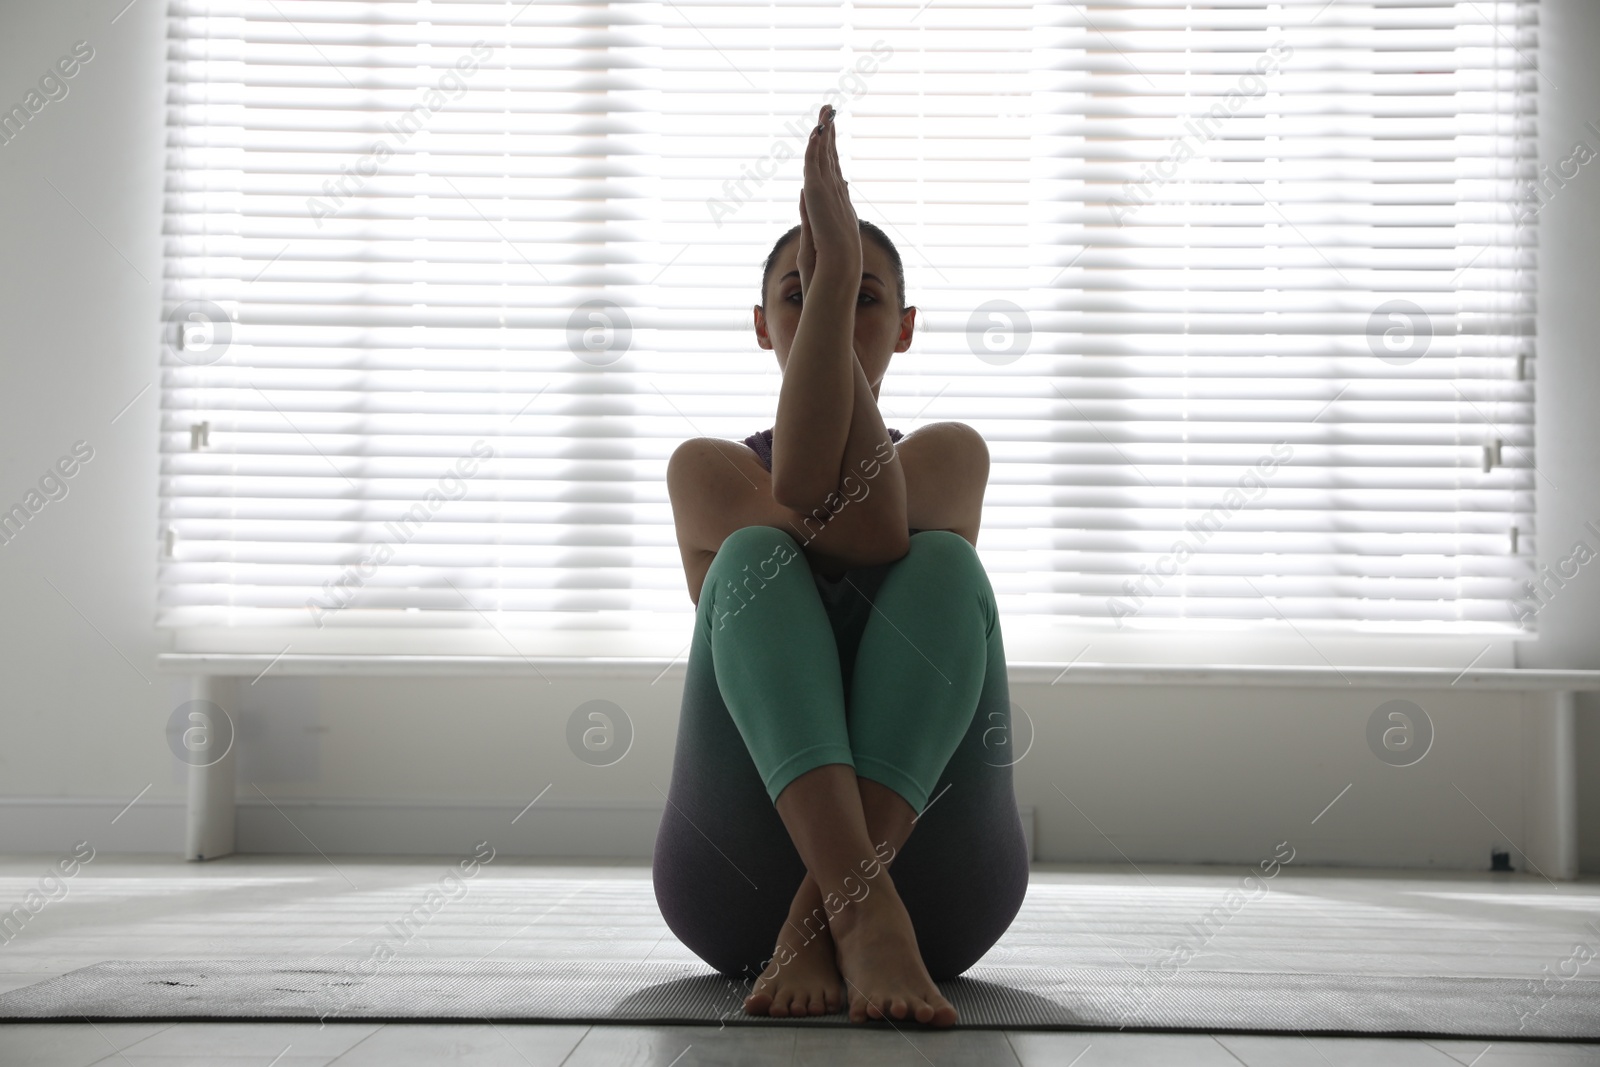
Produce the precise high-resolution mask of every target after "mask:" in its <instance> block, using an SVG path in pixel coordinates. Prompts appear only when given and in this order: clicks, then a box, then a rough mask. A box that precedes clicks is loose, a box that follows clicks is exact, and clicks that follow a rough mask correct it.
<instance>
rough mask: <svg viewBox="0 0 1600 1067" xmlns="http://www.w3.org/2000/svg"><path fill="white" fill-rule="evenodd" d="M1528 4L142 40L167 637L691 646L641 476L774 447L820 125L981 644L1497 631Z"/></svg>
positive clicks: (438, 5)
mask: <svg viewBox="0 0 1600 1067" xmlns="http://www.w3.org/2000/svg"><path fill="white" fill-rule="evenodd" d="M1536 11H1537V8H1536V6H1535V4H1534V3H1533V2H1532V0H1487V2H1479V3H1466V4H1444V3H1406V4H1386V3H1385V4H1355V3H1343V2H1339V3H1333V4H1323V3H1304V4H1302V3H1275V4H1254V3H1242V2H1240V3H1232V4H1216V5H1202V4H1187V5H1178V4H1171V3H1166V4H1163V3H1156V2H1153V0H1146V2H1136V0H1125V2H1100V3H1092V4H1084V5H1078V4H1005V3H996V4H984V5H978V6H957V5H953V4H947V3H942V2H935V3H931V4H924V3H909V2H908V3H896V2H888V3H882V4H872V5H865V4H850V3H845V4H839V3H808V2H798V0H797V2H779V3H763V4H731V5H730V4H725V3H724V4H715V3H705V2H695V0H684V2H680V3H671V4H668V3H593V4H588V3H574V4H562V3H546V2H543V0H537V2H534V3H531V4H524V3H509V4H501V3H470V2H466V3H457V2H394V3H389V2H356V0H344V2H326V0H260V2H257V0H233V2H220V0H219V2H216V3H208V2H203V0H173V2H172V3H170V5H169V56H170V60H169V85H168V113H169V120H168V138H169V143H168V161H169V162H168V169H167V188H166V224H165V226H166V228H165V242H166V280H165V308H164V310H165V311H166V321H165V323H164V333H163V343H162V354H161V359H162V375H163V376H162V383H163V386H162V389H163V399H162V404H163V422H162V436H161V449H162V477H161V487H162V489H161V491H162V502H161V509H162V510H161V523H162V531H161V532H162V546H161V562H160V568H161V601H160V621H161V623H162V624H163V625H166V626H169V627H172V628H174V629H175V630H176V631H177V634H178V638H177V639H178V642H179V647H180V648H182V649H187V650H220V651H270V652H277V651H279V649H281V648H283V647H285V645H286V644H288V643H291V642H292V643H293V644H294V648H295V650H296V651H317V650H328V651H434V652H437V651H454V652H463V653H467V652H471V653H482V654H506V653H507V652H508V651H509V650H515V651H518V652H521V653H524V654H529V655H555V654H579V655H632V654H655V655H661V654H664V655H671V654H673V653H674V652H676V651H678V650H679V648H680V646H681V645H682V644H683V642H684V640H686V639H687V636H688V628H689V623H690V620H691V617H692V610H693V609H692V606H691V604H690V602H689V599H688V596H687V591H686V587H685V583H684V578H683V573H682V565H681V560H680V558H679V555H678V551H677V547H676V541H675V539H674V535H673V528H672V517H671V509H670V507H669V505H668V502H667V496H666V490H665V485H664V472H665V467H666V461H667V458H668V456H669V455H670V454H671V452H672V450H673V448H674V447H676V445H677V444H678V443H679V442H681V441H683V440H684V439H686V438H689V437H694V436H714V437H721V438H726V439H730V440H734V441H737V440H739V439H742V438H743V437H745V436H746V435H748V434H750V433H753V432H755V431H756V430H760V429H764V428H766V427H768V426H770V425H772V421H773V414H774V412H775V410H776V401H777V391H778V384H779V377H778V371H777V365H776V361H775V359H774V357H773V355H772V353H770V352H766V351H763V350H761V349H760V348H758V347H757V345H756V342H755V338H754V335H753V333H752V330H751V311H750V308H751V305H752V304H754V303H755V302H756V301H757V299H758V295H759V280H760V264H761V260H762V258H763V257H764V256H765V254H766V252H767V250H768V249H769V248H770V247H771V245H772V243H773V241H774V240H776V238H777V237H778V236H779V235H780V234H781V233H782V232H783V231H784V230H785V229H787V228H788V227H789V226H790V225H792V224H794V223H795V222H797V221H798V213H797V209H796V203H795V201H796V197H797V195H798V191H799V180H800V173H801V171H800V156H801V154H802V153H803V148H804V143H805V136H806V134H807V132H808V131H809V127H810V125H811V123H812V122H813V121H814V116H815V114H816V111H817V108H818V107H819V106H820V105H821V103H823V102H824V101H825V100H831V101H832V102H834V103H835V104H836V105H837V106H838V107H839V108H840V121H841V156H842V159H843V160H844V166H845V174H846V177H847V178H848V179H849V180H850V192H851V195H852V198H853V200H854V202H855V204H856V208H857V212H858V214H859V215H860V216H861V217H862V218H865V219H868V220H871V221H873V222H876V223H878V224H879V225H880V226H882V227H883V228H884V230H885V231H887V232H888V234H889V235H890V237H891V238H892V239H893V240H894V241H895V242H896V243H897V245H898V247H899V249H900V253H901V255H902V257H903V259H904V262H905V267H906V274H907V289H908V293H907V299H908V302H909V303H911V304H914V305H916V306H917V307H918V309H919V316H918V332H917V336H916V339H915V340H914V342H913V344H912V347H911V348H910V349H909V350H908V351H907V352H904V353H901V354H899V355H897V356H895V358H894V362H893V363H892V365H891V369H890V372H889V374H888V376H887V378H886V379H885V382H884V385H883V390H882V396H881V405H880V406H881V408H882V410H883V414H884V419H885V422H886V423H887V424H888V425H890V426H893V427H896V428H898V429H900V430H902V431H904V432H907V433H909V432H912V431H913V430H915V429H916V428H917V427H919V426H922V425H926V424H928V423H930V422H935V421H943V420H958V421H962V422H966V423H968V424H970V425H972V426H973V427H975V428H976V429H978V430H979V431H980V432H981V433H982V434H983V436H984V437H985V439H986V440H987V441H988V443H989V448H990V454H991V457H992V461H993V466H992V472H991V480H990V485H989V490H988V495H987V498H986V503H985V514H984V524H983V532H982V536H981V539H980V542H979V544H980V554H981V556H982V558H983V560H984V563H985V566H986V568H987V569H988V571H989V574H990V577H991V580H992V582H993V585H994V587H995V591H996V594H997V597H998V599H999V603H1000V608H1001V611H1002V613H1003V614H1004V615H1005V616H1006V617H1007V618H1008V619H1016V620H1018V623H1019V624H1020V623H1021V622H1022V621H1023V620H1024V619H1035V620H1037V621H1038V622H1040V623H1046V624H1059V623H1070V624H1072V625H1075V626H1081V627H1087V628H1090V629H1093V628H1096V627H1100V628H1113V629H1124V628H1147V629H1152V630H1162V629H1171V628H1201V629H1204V628H1214V627H1217V626H1225V627H1237V628H1242V629H1248V628H1249V627H1251V626H1264V625H1268V624H1274V625H1281V622H1280V620H1282V619H1289V620H1292V621H1293V624H1294V625H1296V626H1298V627H1301V628H1320V629H1351V630H1369V631H1370V630H1377V631H1385V632H1389V631H1407V632H1426V633H1434V634H1452V633H1454V634H1465V633H1497V632H1499V633H1511V632H1514V631H1515V629H1516V626H1517V622H1516V611H1515V603H1516V601H1517V599H1518V597H1519V596H1520V595H1521V590H1522V587H1523V583H1524V582H1525V581H1526V580H1527V578H1528V577H1529V576H1530V575H1531V562H1530V561H1531V559H1532V557H1533V548H1534V538H1533V514H1534V505H1533V499H1534V492H1535V488H1536V483H1537V481H1538V477H1539V476H1538V473H1537V470H1536V469H1535V466H1534V463H1535V455H1534V449H1533V446H1534V441H1533V425H1532V415H1533V384H1532V380H1533V354H1534V349H1533V325H1532V324H1533V299H1534V290H1533V281H1534V240H1533V232H1534V231H1533V221H1534V218H1533V216H1534V215H1535V214H1536V212H1534V211H1532V210H1530V208H1529V205H1528V204H1527V203H1525V202H1524V201H1523V199H1522V198H1523V197H1524V194H1525V190H1526V189H1527V187H1528V184H1529V179H1530V178H1532V177H1533V175H1534V172H1535V167H1536V160H1535V158H1534V157H1535V145H1536V142H1535V130H1534V119H1535V108H1534V101H1535V99H1536V96H1537V91H1538V88H1539V84H1538V83H1539V80H1540V78H1541V75H1540V74H1539V73H1538V72H1537V70H1536V69H1535V67H1534V59H1533V57H1534V53H1535V51H1536V28H1537V27H1536Z"/></svg>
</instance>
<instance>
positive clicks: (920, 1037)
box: [794, 1022, 1017, 1067]
mask: <svg viewBox="0 0 1600 1067" xmlns="http://www.w3.org/2000/svg"><path fill="white" fill-rule="evenodd" d="M930 1061H931V1062H932V1063H935V1064H937V1065H938V1067H1017V1057H1016V1056H1015V1054H1014V1053H1013V1052H1012V1050H1011V1044H1010V1042H1008V1041H1007V1040H1006V1034H1005V1032H1004V1031H1001V1030H960V1029H956V1030H944V1031H938V1030H929V1029H926V1028H923V1027H920V1026H907V1025H905V1024H904V1023H896V1024H895V1027H890V1026H889V1025H888V1024H880V1023H877V1022H873V1023H863V1024H858V1025H855V1026H850V1027H829V1028H828V1029H826V1030H823V1029H804V1030H797V1031H796V1038H795V1046H794V1067H846V1065H850V1064H858V1063H859V1064H867V1065H870V1067H927V1065H928V1063H929V1062H930Z"/></svg>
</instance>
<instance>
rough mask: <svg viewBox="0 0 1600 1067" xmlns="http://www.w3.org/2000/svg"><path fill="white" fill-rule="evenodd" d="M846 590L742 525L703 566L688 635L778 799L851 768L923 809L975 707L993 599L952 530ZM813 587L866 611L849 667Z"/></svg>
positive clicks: (780, 539) (928, 535)
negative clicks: (804, 779)
mask: <svg viewBox="0 0 1600 1067" xmlns="http://www.w3.org/2000/svg"><path fill="white" fill-rule="evenodd" d="M853 585H854V579H853V578H852V577H851V576H850V575H849V574H846V575H845V576H844V577H843V578H841V579H840V580H839V581H838V582H837V583H829V582H827V580H826V579H816V578H814V577H813V574H812V570H811V567H810V564H808V563H807V561H806V557H805V554H804V553H803V552H802V551H801V550H800V548H799V546H798V545H797V543H796V542H795V539H794V538H793V537H791V536H790V535H789V534H787V533H785V532H784V531H782V530H779V529H776V528H775V527H770V526H750V527H746V528H744V529H741V530H737V531H735V532H734V533H733V534H732V535H731V536H729V537H728V538H727V540H726V541H724V542H723V544H722V548H721V550H720V551H719V552H718V553H717V556H716V558H715V559H714V560H713V561H712V563H711V569H710V570H709V571H708V572H707V573H706V581H705V585H704V586H703V587H702V589H701V592H700V610H699V611H698V612H697V615H698V616H699V617H698V618H697V619H696V627H697V629H698V628H699V627H700V626H701V625H702V624H703V625H704V626H705V628H706V629H707V630H708V631H709V635H708V636H709V638H710V641H711V650H712V656H713V662H714V663H715V664H716V676H717V685H718V687H719V688H720V689H721V691H722V699H723V700H724V701H725V702H726V703H727V705H728V712H729V714H731V715H732V716H733V721H734V723H735V724H737V725H738V727H739V734H740V736H741V737H743V738H744V743H745V746H746V747H747V748H748V749H749V750H750V757H751V759H753V760H754V761H755V765H756V769H757V770H759V771H760V772H761V781H762V784H764V785H765V786H766V787H767V795H768V796H769V797H771V798H772V799H773V801H774V802H776V801H777V799H778V794H779V793H781V792H783V787H784V786H786V785H788V784H789V783H790V782H792V781H794V780H795V779H796V778H798V777H799V776H800V775H802V774H804V773H805V772H806V771H809V770H811V769H812V768H814V767H820V766H822V765H823V764H825V763H847V764H850V765H851V766H853V767H854V768H855V771H856V774H857V775H858V776H860V777H862V778H870V779H872V780H873V781H875V782H880V783H882V784H883V785H885V786H888V787H889V788H890V789H893V790H894V791H895V792H896V793H898V794H900V795H901V796H902V797H904V798H905V799H906V801H907V803H909V804H910V805H911V807H912V809H913V810H914V811H916V812H917V813H919V814H920V813H921V812H922V809H923V808H924V807H926V806H927V803H928V800H929V798H930V797H931V796H932V794H933V787H934V785H935V784H936V783H937V782H938V780H939V775H940V774H941V773H942V772H943V771H944V766H945V764H946V763H947V762H949V760H950V754H951V753H952V752H954V751H955V749H956V745H957V744H959V743H960V741H961V738H962V737H963V736H964V735H965V734H966V732H967V727H968V726H969V725H970V724H971V722H972V713H973V711H974V710H975V709H976V708H977V706H978V694H979V692H980V691H981V690H982V689H983V680H984V668H985V661H986V659H987V656H988V647H989V641H990V639H991V638H993V637H994V636H996V634H997V633H998V626H999V621H998V616H997V613H996V611H995V603H994V593H993V591H992V590H991V589H990V587H989V579H988V576H987V575H986V574H984V571H983V567H982V565H981V564H980V563H979V562H978V555H977V552H976V550H975V549H974V548H973V547H972V545H971V543H970V542H968V541H967V540H966V539H964V538H962V537H961V536H960V535H958V534H954V533H951V532H950V531H948V530H922V531H919V532H917V533H915V534H913V535H912V537H911V550H910V552H908V553H907V554H906V555H905V556H903V557H902V558H901V559H899V560H897V561H896V562H895V563H894V565H893V566H891V567H890V568H889V570H888V573H887V574H886V575H885V576H884V579H883V584H882V585H881V586H879V587H878V591H877V596H876V597H875V598H874V599H872V600H871V601H866V597H865V594H863V593H862V592H861V591H860V590H859V588H852V586H853ZM819 591H820V592H821V594H822V595H823V596H824V597H826V596H829V595H835V596H837V597H843V598H845V599H847V600H852V601H857V600H858V601H863V602H864V605H863V606H864V607H865V608H866V609H868V611H869V612H870V614H868V617H867V618H866V620H865V622H866V624H865V626H864V627H863V629H862V631H861V640H860V643H859V645H858V647H857V650H856V654H855V664H854V669H853V670H852V671H850V672H848V673H846V672H844V671H843V670H842V669H841V664H840V662H839V661H840V653H839V648H838V644H837V642H836V639H835V637H834V632H833V627H832V625H831V624H830V621H829V617H828V612H827V609H826V607H825V606H824V604H823V602H822V601H821V600H820V599H819V596H818V593H819ZM845 678H849V679H850V697H849V700H848V701H846V699H845V691H844V679H845ZM847 704H848V707H849V708H850V709H851V710H850V711H849V713H848V714H847V712H846V706H847Z"/></svg>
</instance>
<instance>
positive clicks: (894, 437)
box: [744, 426, 905, 471]
mask: <svg viewBox="0 0 1600 1067" xmlns="http://www.w3.org/2000/svg"><path fill="white" fill-rule="evenodd" d="M884 429H886V430H888V431H889V440H891V441H893V442H895V443H896V444H899V443H900V438H902V437H904V436H905V435H904V434H902V433H901V432H900V431H899V430H896V429H895V428H894V427H892V426H885V427H884ZM744 443H745V444H747V445H749V446H750V450H751V451H752V452H754V453H755V454H756V458H757V459H759V460H761V465H762V466H763V467H765V468H767V470H769V471H770V470H772V430H770V429H768V430H761V431H759V432H757V433H753V434H751V435H750V436H749V437H746V438H745V439H744Z"/></svg>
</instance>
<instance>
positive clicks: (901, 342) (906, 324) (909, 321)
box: [894, 304, 917, 352]
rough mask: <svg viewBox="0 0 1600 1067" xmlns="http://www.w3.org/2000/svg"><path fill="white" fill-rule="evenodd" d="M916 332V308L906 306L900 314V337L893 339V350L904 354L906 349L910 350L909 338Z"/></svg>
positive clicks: (912, 305)
mask: <svg viewBox="0 0 1600 1067" xmlns="http://www.w3.org/2000/svg"><path fill="white" fill-rule="evenodd" d="M916 330H917V308H916V305H915V304H909V305H907V306H906V309H905V310H904V311H902V312H901V313H900V336H899V337H898V338H896V339H895V342H894V350H895V351H896V352H904V351H905V350H906V349H908V348H910V347H911V337H912V335H913V334H914V333H916Z"/></svg>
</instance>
